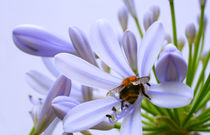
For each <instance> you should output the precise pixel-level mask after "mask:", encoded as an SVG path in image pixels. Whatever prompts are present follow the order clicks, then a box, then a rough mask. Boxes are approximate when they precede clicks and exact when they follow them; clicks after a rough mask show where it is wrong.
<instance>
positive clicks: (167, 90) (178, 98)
mask: <svg viewBox="0 0 210 135" xmlns="http://www.w3.org/2000/svg"><path fill="white" fill-rule="evenodd" d="M147 94H148V95H149V96H150V97H151V100H150V102H152V103H153V104H155V105H157V106H160V107H165V108H177V107H182V106H186V105H188V104H189V103H190V102H191V100H192V98H193V90H192V88H190V87H188V86H187V85H185V84H183V83H180V82H166V83H161V84H158V85H154V86H151V87H150V88H149V89H148V90H147Z"/></svg>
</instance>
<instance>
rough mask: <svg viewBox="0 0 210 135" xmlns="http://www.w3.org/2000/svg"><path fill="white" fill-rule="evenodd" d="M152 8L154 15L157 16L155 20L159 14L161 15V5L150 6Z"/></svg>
mask: <svg viewBox="0 0 210 135" xmlns="http://www.w3.org/2000/svg"><path fill="white" fill-rule="evenodd" d="M150 10H151V11H152V13H153V16H154V17H155V21H157V20H158V18H159V16H160V8H159V6H152V7H151V8H150Z"/></svg>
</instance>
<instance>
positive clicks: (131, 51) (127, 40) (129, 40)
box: [122, 30, 137, 70]
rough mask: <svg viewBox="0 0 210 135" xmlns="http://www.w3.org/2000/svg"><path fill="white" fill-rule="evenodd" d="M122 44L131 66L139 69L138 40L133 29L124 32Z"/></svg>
mask: <svg viewBox="0 0 210 135" xmlns="http://www.w3.org/2000/svg"><path fill="white" fill-rule="evenodd" d="M122 45H123V49H124V51H125V55H126V57H127V59H128V62H129V64H130V66H131V67H132V69H133V70H137V41H136V37H135V35H134V34H133V33H132V32H131V31H129V30H127V31H126V32H124V35H123V39H122Z"/></svg>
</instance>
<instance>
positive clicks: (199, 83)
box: [194, 51, 210, 96]
mask: <svg viewBox="0 0 210 135" xmlns="http://www.w3.org/2000/svg"><path fill="white" fill-rule="evenodd" d="M209 59H210V51H209V52H208V54H207V56H206V59H205V61H204V63H203V69H202V71H201V73H200V76H199V78H198V81H197V84H196V86H195V90H194V96H195V95H197V94H198V88H199V86H200V85H201V81H202V79H203V78H204V75H205V71H206V67H207V66H208V63H209Z"/></svg>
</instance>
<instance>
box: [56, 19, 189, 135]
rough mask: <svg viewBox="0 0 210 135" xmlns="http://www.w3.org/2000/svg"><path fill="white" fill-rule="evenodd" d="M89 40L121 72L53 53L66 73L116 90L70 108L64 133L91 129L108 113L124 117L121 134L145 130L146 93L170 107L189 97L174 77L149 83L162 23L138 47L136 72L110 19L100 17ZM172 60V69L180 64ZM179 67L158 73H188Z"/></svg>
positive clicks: (186, 101) (111, 118)
mask: <svg viewBox="0 0 210 135" xmlns="http://www.w3.org/2000/svg"><path fill="white" fill-rule="evenodd" d="M91 39H92V44H91V45H92V49H93V50H94V52H95V53H96V54H97V55H98V56H99V58H100V59H102V60H103V61H104V63H106V64H107V65H108V66H109V67H110V68H111V69H112V70H113V71H114V72H116V73H118V74H119V76H117V75H116V76H115V75H112V74H108V73H106V72H104V71H102V70H101V69H99V68H97V67H96V66H94V65H92V64H90V63H88V62H86V61H84V60H83V59H81V58H79V57H77V56H75V55H71V54H66V53H62V54H58V55H57V56H56V57H55V63H56V65H57V68H58V69H59V70H60V72H61V73H63V74H64V75H65V76H66V77H68V78H70V79H72V80H74V81H77V82H79V83H81V84H83V85H86V86H89V87H93V88H100V89H105V90H112V91H109V92H108V95H111V97H107V98H104V99H98V100H93V101H89V102H85V103H82V104H80V105H78V106H76V107H74V108H73V109H71V110H70V111H69V112H68V113H67V114H66V116H65V117H64V119H63V122H64V131H65V132H76V131H81V130H86V129H89V128H90V127H93V126H94V125H96V124H98V123H100V122H101V121H103V120H104V119H105V118H106V117H108V119H109V121H110V122H111V123H115V122H117V121H118V120H119V119H121V118H123V121H122V126H121V130H120V134H121V135H128V134H129V135H137V134H142V128H141V127H142V123H141V102H142V99H143V97H146V98H148V100H150V101H151V102H152V103H153V104H155V105H158V106H161V107H166V108H176V107H181V106H185V105H187V104H189V102H190V101H191V99H192V89H191V88H190V87H188V86H186V85H185V84H183V83H181V82H180V81H177V80H176V79H171V80H170V79H169V80H165V81H163V82H162V81H161V83H160V84H157V85H152V86H150V83H149V74H150V71H151V69H152V66H153V64H154V62H155V60H156V59H157V56H158V54H159V52H160V50H161V48H162V46H163V45H164V39H165V34H164V29H163V25H162V23H160V22H155V23H154V24H152V25H151V27H150V28H149V29H148V30H147V32H146V33H145V35H144V37H143V39H142V41H141V44H140V45H139V46H138V49H137V54H136V55H137V71H138V72H137V73H138V74H137V73H136V74H135V73H134V71H133V70H132V68H131V67H130V66H129V64H128V61H127V59H126V58H125V55H124V54H123V52H122V49H121V48H120V45H119V44H118V40H117V38H116V36H115V34H114V32H113V30H112V28H111V27H110V25H109V23H108V22H106V21H105V20H98V21H97V23H96V25H95V26H94V27H93V29H92V31H91ZM128 43H132V42H128ZM169 50H170V49H169ZM167 52H169V55H170V54H171V53H172V54H173V53H175V55H176V53H177V52H176V51H175V52H173V51H172V52H170V51H168V50H167V49H166V54H167ZM167 60H168V59H167ZM176 60H177V59H176ZM182 60H183V59H182ZM168 61H169V66H168V68H172V69H173V67H170V66H175V67H176V63H177V61H174V62H172V63H171V62H170V60H168ZM185 66H186V65H185ZM179 70H180V69H179V68H178V69H177V68H175V70H174V71H173V73H170V72H167V73H165V74H160V76H161V75H162V76H167V77H168V75H169V78H173V77H170V75H172V76H174V75H178V78H179V76H185V75H182V74H180V72H175V71H179ZM167 77H166V78H167ZM163 78H164V77H163ZM175 78H177V77H175ZM128 89H129V90H128ZM126 90H127V91H132V92H133V93H132V92H131V93H129V94H131V95H127V96H128V98H130V99H128V98H125V96H126V92H125V91H126ZM114 91H115V92H116V91H117V92H116V93H115V92H114ZM123 91H124V93H125V95H124V96H123V93H122V92H123ZM110 93H111V94H110ZM117 94H118V95H117ZM132 94H133V95H132ZM122 97H124V98H122Z"/></svg>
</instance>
